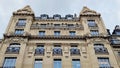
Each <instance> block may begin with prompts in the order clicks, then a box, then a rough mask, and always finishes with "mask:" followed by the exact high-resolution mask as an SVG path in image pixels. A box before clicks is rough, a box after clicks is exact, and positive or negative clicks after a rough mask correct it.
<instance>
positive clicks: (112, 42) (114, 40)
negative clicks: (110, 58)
mask: <svg viewBox="0 0 120 68" xmlns="http://www.w3.org/2000/svg"><path fill="white" fill-rule="evenodd" d="M111 44H120V40H118V39H112V40H111Z"/></svg>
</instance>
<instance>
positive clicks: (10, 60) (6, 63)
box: [3, 57, 16, 68]
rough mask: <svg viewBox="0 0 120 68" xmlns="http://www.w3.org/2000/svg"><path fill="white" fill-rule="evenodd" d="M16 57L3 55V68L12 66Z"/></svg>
mask: <svg viewBox="0 0 120 68" xmlns="http://www.w3.org/2000/svg"><path fill="white" fill-rule="evenodd" d="M15 63H16V57H5V60H4V64H3V68H14V67H15Z"/></svg>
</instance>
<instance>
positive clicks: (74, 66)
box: [72, 59, 81, 68]
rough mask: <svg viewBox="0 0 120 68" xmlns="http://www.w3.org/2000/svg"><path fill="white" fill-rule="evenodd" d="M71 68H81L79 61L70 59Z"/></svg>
mask: <svg viewBox="0 0 120 68" xmlns="http://www.w3.org/2000/svg"><path fill="white" fill-rule="evenodd" d="M72 68H81V65H80V60H79V59H72Z"/></svg>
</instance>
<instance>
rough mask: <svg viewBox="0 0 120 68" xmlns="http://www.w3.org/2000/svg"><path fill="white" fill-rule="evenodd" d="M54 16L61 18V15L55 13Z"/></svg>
mask: <svg viewBox="0 0 120 68" xmlns="http://www.w3.org/2000/svg"><path fill="white" fill-rule="evenodd" d="M53 18H54V19H60V18H61V15H59V14H55V15H53Z"/></svg>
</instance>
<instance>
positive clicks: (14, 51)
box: [6, 47, 20, 54]
mask: <svg viewBox="0 0 120 68" xmlns="http://www.w3.org/2000/svg"><path fill="white" fill-rule="evenodd" d="M19 51H20V47H7V50H6V54H18V53H19Z"/></svg>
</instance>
